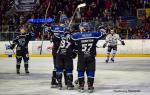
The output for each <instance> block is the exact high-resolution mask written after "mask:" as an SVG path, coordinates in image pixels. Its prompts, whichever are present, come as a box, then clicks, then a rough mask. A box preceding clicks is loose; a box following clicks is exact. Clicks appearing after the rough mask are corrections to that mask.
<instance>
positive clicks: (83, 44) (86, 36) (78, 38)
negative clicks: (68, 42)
mask: <svg viewBox="0 0 150 95" xmlns="http://www.w3.org/2000/svg"><path fill="white" fill-rule="evenodd" d="M104 36H105V33H103V32H77V33H74V34H72V36H71V39H72V40H73V41H75V44H76V49H77V50H78V56H79V57H95V56H96V44H97V42H98V40H99V39H101V38H103V37H104Z"/></svg>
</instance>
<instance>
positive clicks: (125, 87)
mask: <svg viewBox="0 0 150 95" xmlns="http://www.w3.org/2000/svg"><path fill="white" fill-rule="evenodd" d="M96 60H97V62H96V65H97V66H96V68H97V70H96V75H95V76H96V77H95V84H94V86H95V92H94V93H92V94H89V93H87V91H86V92H85V93H80V92H78V91H77V90H76V88H75V90H71V91H68V90H66V89H65V87H64V89H63V90H58V89H54V88H50V82H51V80H50V79H51V72H52V69H53V62H52V58H30V63H29V67H30V69H29V70H30V75H24V65H23V63H22V64H21V65H22V67H21V75H17V74H16V72H15V64H16V61H15V58H0V95H150V58H116V62H115V63H108V64H106V63H105V62H104V60H105V58H97V59H96ZM76 62H77V60H74V67H75V68H74V79H76V77H77V72H76ZM86 88H87V86H86Z"/></svg>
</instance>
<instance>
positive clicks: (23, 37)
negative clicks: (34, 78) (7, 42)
mask: <svg viewBox="0 0 150 95" xmlns="http://www.w3.org/2000/svg"><path fill="white" fill-rule="evenodd" d="M33 36H34V33H32V32H28V28H27V26H26V25H22V27H21V28H20V34H19V35H18V36H17V37H16V38H15V39H14V40H13V43H12V44H11V46H10V47H11V49H14V47H15V46H16V45H17V47H16V60H17V64H16V72H17V74H20V64H21V61H22V58H23V60H24V68H25V73H26V74H29V70H28V67H29V66H28V61H29V52H28V43H29V41H30V40H31V38H32V37H33Z"/></svg>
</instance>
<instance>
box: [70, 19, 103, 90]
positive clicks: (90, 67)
mask: <svg viewBox="0 0 150 95" xmlns="http://www.w3.org/2000/svg"><path fill="white" fill-rule="evenodd" d="M79 27H80V32H77V33H74V34H72V36H71V38H72V39H73V40H74V42H75V44H76V49H77V50H78V63H77V70H78V81H79V91H80V92H84V84H85V79H84V73H85V72H86V74H87V84H88V91H89V92H90V93H91V92H93V90H94V86H93V83H94V77H95V65H96V64H95V57H96V44H97V42H98V40H99V39H101V38H103V37H104V36H105V33H103V32H93V31H90V26H89V24H88V23H86V22H83V23H81V24H80V25H79Z"/></svg>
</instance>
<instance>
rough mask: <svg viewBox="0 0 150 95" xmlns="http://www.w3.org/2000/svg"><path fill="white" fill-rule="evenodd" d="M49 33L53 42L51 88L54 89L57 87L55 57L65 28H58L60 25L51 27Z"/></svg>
mask: <svg viewBox="0 0 150 95" xmlns="http://www.w3.org/2000/svg"><path fill="white" fill-rule="evenodd" d="M50 31H51V32H50V35H51V36H50V37H51V41H52V42H53V48H52V56H53V64H54V69H53V72H52V81H51V87H52V88H56V87H57V86H58V82H57V76H56V55H57V50H58V48H59V45H60V42H61V39H60V35H62V34H63V32H64V31H65V28H64V26H60V25H52V26H51V28H50ZM64 76H66V72H64ZM65 80H66V79H65Z"/></svg>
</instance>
